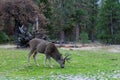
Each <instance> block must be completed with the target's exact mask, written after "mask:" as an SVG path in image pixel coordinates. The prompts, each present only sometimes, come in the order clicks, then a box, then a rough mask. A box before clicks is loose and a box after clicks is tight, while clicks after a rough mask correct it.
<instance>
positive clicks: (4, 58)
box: [0, 49, 120, 80]
mask: <svg viewBox="0 0 120 80" xmlns="http://www.w3.org/2000/svg"><path fill="white" fill-rule="evenodd" d="M60 52H61V53H62V54H63V55H64V54H65V53H69V54H71V61H70V63H66V66H65V68H64V69H61V68H60V66H59V65H58V64H57V63H56V62H55V61H54V60H52V62H53V64H54V67H53V68H50V67H49V65H47V67H46V68H45V67H43V61H44V55H43V54H38V56H37V62H39V64H40V66H39V67H37V66H35V64H34V61H33V58H32V57H31V66H27V55H28V53H29V50H14V49H0V80H1V79H2V80H4V79H5V80H25V79H26V80H28V79H31V78H33V80H36V79H38V80H39V78H43V79H45V80H51V79H50V78H49V77H46V76H51V75H78V74H82V75H86V76H95V75H96V76H98V75H100V74H102V73H105V74H106V75H109V74H110V75H111V74H113V73H115V72H116V71H120V54H119V53H110V52H107V51H105V50H104V51H102V50H98V51H83V50H76V51H75V50H61V49H60ZM47 63H48V62H47ZM118 73H119V72H118ZM103 76H105V75H103ZM105 77H106V76H105ZM107 77H108V76H107ZM108 78H110V77H108ZM112 79H113V78H112ZM113 80H114V79H113ZM115 80H118V79H117V78H116V79H115Z"/></svg>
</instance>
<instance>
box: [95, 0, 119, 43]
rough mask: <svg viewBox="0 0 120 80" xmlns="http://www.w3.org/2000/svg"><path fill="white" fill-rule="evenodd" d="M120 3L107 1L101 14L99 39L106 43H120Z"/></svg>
mask: <svg viewBox="0 0 120 80" xmlns="http://www.w3.org/2000/svg"><path fill="white" fill-rule="evenodd" d="M119 30H120V3H119V0H105V2H104V4H103V5H102V7H101V10H100V13H99V22H98V26H97V32H98V38H99V39H100V40H102V41H104V42H105V43H110V44H116V43H120V41H119V40H120V37H119V36H118V35H119V34H120V31H119Z"/></svg>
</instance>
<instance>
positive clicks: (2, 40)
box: [0, 31, 9, 43]
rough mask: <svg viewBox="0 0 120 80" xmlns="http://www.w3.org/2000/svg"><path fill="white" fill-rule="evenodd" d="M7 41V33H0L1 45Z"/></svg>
mask: <svg viewBox="0 0 120 80" xmlns="http://www.w3.org/2000/svg"><path fill="white" fill-rule="evenodd" d="M7 41H9V37H8V35H7V34H6V33H5V32H3V31H0V43H4V42H7Z"/></svg>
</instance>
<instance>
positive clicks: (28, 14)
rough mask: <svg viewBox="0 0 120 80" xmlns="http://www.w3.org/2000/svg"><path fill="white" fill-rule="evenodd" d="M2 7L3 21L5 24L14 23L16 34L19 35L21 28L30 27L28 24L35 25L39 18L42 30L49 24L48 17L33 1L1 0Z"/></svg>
mask: <svg viewBox="0 0 120 80" xmlns="http://www.w3.org/2000/svg"><path fill="white" fill-rule="evenodd" d="M0 5H1V6H0V12H1V13H0V14H1V17H2V19H3V20H4V22H5V23H8V24H9V23H10V22H13V23H14V29H15V33H17V31H18V27H19V26H22V25H25V26H27V27H28V26H29V25H28V24H34V23H35V19H36V18H37V17H38V18H39V21H40V28H42V27H43V26H44V25H45V24H46V23H47V19H46V17H45V16H44V15H43V13H41V12H40V10H39V7H38V6H37V5H36V4H35V3H34V2H33V1H31V0H0ZM8 27H9V26H7V28H8Z"/></svg>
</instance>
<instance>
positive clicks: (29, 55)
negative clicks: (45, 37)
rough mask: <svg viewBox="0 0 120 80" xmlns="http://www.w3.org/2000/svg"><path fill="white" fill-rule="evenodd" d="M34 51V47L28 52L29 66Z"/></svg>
mask: <svg viewBox="0 0 120 80" xmlns="http://www.w3.org/2000/svg"><path fill="white" fill-rule="evenodd" d="M33 52H34V49H32V50H31V51H30V52H29V54H28V66H30V57H31V55H32V54H33Z"/></svg>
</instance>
